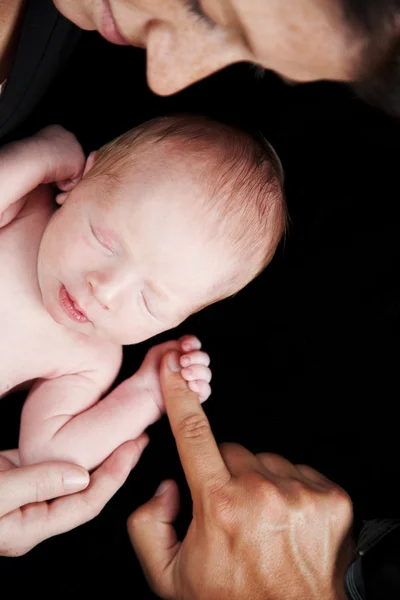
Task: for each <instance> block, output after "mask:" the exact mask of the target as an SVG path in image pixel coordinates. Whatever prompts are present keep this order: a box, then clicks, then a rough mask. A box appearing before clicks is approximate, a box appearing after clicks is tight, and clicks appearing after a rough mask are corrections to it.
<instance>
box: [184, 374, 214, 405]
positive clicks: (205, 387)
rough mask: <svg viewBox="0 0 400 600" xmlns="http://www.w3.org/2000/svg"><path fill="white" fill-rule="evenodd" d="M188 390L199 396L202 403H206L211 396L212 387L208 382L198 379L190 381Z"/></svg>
mask: <svg viewBox="0 0 400 600" xmlns="http://www.w3.org/2000/svg"><path fill="white" fill-rule="evenodd" d="M188 388H189V389H190V390H192V392H195V394H197V395H198V397H199V400H200V402H205V400H207V399H208V398H209V397H210V396H211V386H210V384H209V383H207V382H206V381H202V380H201V379H196V380H195V381H188Z"/></svg>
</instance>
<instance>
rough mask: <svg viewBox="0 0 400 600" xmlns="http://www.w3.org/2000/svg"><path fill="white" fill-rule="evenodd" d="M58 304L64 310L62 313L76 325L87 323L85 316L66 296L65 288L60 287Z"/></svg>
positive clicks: (68, 296) (67, 295)
mask: <svg viewBox="0 0 400 600" xmlns="http://www.w3.org/2000/svg"><path fill="white" fill-rule="evenodd" d="M59 297H60V304H61V306H62V308H63V309H64V312H65V313H66V314H67V315H68V316H69V318H70V319H72V320H73V321H76V322H77V323H88V322H89V319H88V318H87V316H86V315H85V314H84V313H83V312H81V311H80V310H78V309H77V308H76V305H75V302H74V300H73V299H72V298H71V296H70V295H69V294H68V292H67V290H66V289H65V286H64V285H62V286H61V288H60V294H59Z"/></svg>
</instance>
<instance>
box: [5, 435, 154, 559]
mask: <svg viewBox="0 0 400 600" xmlns="http://www.w3.org/2000/svg"><path fill="white" fill-rule="evenodd" d="M147 443H148V437H147V435H142V436H140V437H139V438H137V439H136V440H133V441H130V442H126V443H125V444H123V445H122V446H120V447H119V448H117V450H115V452H113V454H112V455H111V456H110V457H109V458H108V459H107V460H106V461H105V462H104V463H103V464H102V465H101V466H100V467H99V468H98V469H97V470H96V471H95V472H93V473H92V474H91V475H90V476H89V473H88V472H87V471H86V470H85V469H83V468H82V467H78V466H76V465H73V464H69V463H66V462H54V461H52V462H47V463H38V464H35V465H30V466H27V467H19V458H18V451H17V450H9V451H6V452H0V555H1V556H19V555H21V554H25V553H26V552H28V551H29V550H31V549H32V548H33V547H34V546H36V544H39V542H42V541H43V540H45V539H47V538H49V537H52V536H53V535H57V534H59V533H64V532H65V531H69V530H70V529H73V528H74V527H77V526H78V525H82V524H83V523H86V521H90V520H91V519H93V518H94V517H96V516H97V515H98V514H99V513H100V511H101V510H102V508H103V507H104V505H105V504H106V503H107V502H108V501H109V500H110V498H111V497H112V496H113V495H114V494H115V492H116V491H117V490H118V489H119V488H120V487H121V486H122V484H123V483H124V482H125V480H126V478H127V477H128V475H129V473H130V471H131V469H133V467H134V466H135V465H136V463H137V462H138V460H139V458H140V456H141V454H142V452H143V450H144V448H145V447H146V445H147ZM80 490H82V491H80ZM68 494H69V495H68ZM59 496H64V497H62V498H60V497H59ZM52 498H57V499H56V500H53V501H52V502H47V501H48V500H50V499H52Z"/></svg>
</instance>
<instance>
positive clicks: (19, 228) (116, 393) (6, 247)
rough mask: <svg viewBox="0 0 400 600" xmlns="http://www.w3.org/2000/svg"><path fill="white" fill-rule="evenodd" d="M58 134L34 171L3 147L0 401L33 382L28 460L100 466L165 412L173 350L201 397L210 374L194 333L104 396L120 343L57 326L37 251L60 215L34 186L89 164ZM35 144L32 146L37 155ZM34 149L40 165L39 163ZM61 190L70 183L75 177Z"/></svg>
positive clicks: (50, 193)
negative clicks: (166, 366)
mask: <svg viewBox="0 0 400 600" xmlns="http://www.w3.org/2000/svg"><path fill="white" fill-rule="evenodd" d="M45 131H46V130H45ZM50 133H51V135H50V136H49V135H48V134H47V138H48V139H47V140H45V143H44V142H42V140H41V144H40V150H41V151H42V149H44V148H51V150H52V159H51V160H54V154H56V150H57V149H58V150H57V151H59V153H60V156H59V157H57V160H56V161H55V162H56V164H55V165H49V164H46V167H45V169H44V170H43V169H42V168H41V169H39V170H37V172H35V173H34V172H32V173H29V176H28V177H27V176H26V173H27V171H29V168H30V165H31V160H30V159H29V168H28V167H27V164H28V163H27V155H26V152H25V148H23V147H22V146H21V145H20V146H19V147H18V148H17V151H16V150H15V147H11V150H10V155H7V151H8V149H7V147H6V148H3V149H2V150H1V156H0V158H1V161H0V181H1V185H2V188H3V190H4V192H3V196H2V197H1V198H0V256H1V260H0V330H1V332H2V335H1V338H0V397H2V396H4V395H5V394H7V393H8V392H10V391H11V390H13V389H16V387H18V386H21V385H24V384H26V383H29V384H32V383H33V386H32V388H31V391H30V394H29V396H28V398H27V401H26V403H25V405H24V408H23V411H22V419H21V431H20V447H19V451H20V457H21V462H22V464H30V463H34V462H40V461H42V460H50V459H56V460H68V461H71V462H74V463H76V464H80V465H82V466H84V467H86V468H88V469H93V468H95V467H96V466H97V465H98V464H100V463H101V462H102V461H103V460H104V459H105V458H107V456H109V455H110V454H111V452H112V451H113V450H114V449H115V448H116V447H118V446H119V445H121V444H122V443H123V442H124V441H126V440H129V439H134V438H136V437H137V436H139V435H140V434H141V433H142V432H143V431H144V429H146V427H148V425H150V424H151V423H153V422H154V421H156V420H157V419H158V418H159V417H160V416H161V414H162V412H163V402H162V396H161V389H160V384H159V378H158V372H159V362H160V360H161V357H162V355H163V354H164V353H165V352H166V351H167V350H168V349H171V348H174V349H177V350H179V351H180V352H181V353H182V367H183V369H182V373H183V374H184V376H185V378H186V379H187V380H188V381H189V382H190V383H189V385H191V386H192V387H193V388H194V389H195V390H196V391H198V393H199V396H200V399H201V400H204V399H206V398H207V397H208V395H209V394H210V387H209V381H210V379H211V372H210V370H209V369H208V364H209V358H208V356H207V355H206V354H205V353H203V352H200V342H199V341H198V340H197V338H195V337H194V336H186V337H185V338H182V339H181V340H179V341H171V342H166V343H165V344H161V345H159V346H155V347H153V348H152V349H151V350H150V351H149V353H148V354H147V356H146V358H145V360H144V362H143V364H142V366H141V368H140V369H139V370H138V371H137V372H136V373H135V374H134V375H133V376H132V377H131V378H129V379H127V380H126V381H124V382H123V383H122V384H121V385H119V386H118V387H117V388H115V389H114V390H113V391H112V392H111V393H109V394H108V395H107V396H105V397H104V395H105V394H106V393H107V390H108V389H109V388H110V386H111V385H112V383H113V381H114V379H115V377H116V375H117V374H118V371H119V368H120V364H121V359H122V346H121V344H119V343H116V342H114V341H110V340H108V339H106V338H104V337H101V336H100V335H97V334H96V333H92V332H90V331H89V332H88V331H87V328H88V325H87V324H86V323H85V324H84V326H83V327H82V331H81V330H80V323H76V322H74V321H73V320H71V319H70V320H71V323H69V317H68V315H67V314H65V315H64V317H65V323H66V325H65V324H64V323H59V322H56V320H55V319H54V318H53V316H51V315H50V314H49V312H48V310H47V309H46V308H45V306H44V303H43V293H42V290H41V288H40V286H39V282H38V253H39V247H40V244H41V241H42V236H43V233H44V232H45V230H46V228H47V227H48V224H49V222H50V220H51V218H52V216H53V215H54V212H55V203H54V195H55V190H54V188H53V187H51V186H50V185H39V187H36V185H37V184H38V183H40V181H44V182H47V181H52V180H54V181H60V180H73V179H74V178H76V177H77V176H79V175H80V174H81V172H82V168H83V165H84V157H83V154H82V151H81V150H80V147H79V144H78V143H77V142H76V140H72V141H71V139H68V136H71V134H68V133H67V132H63V130H61V131H59V130H57V129H56V130H55V131H51V132H50ZM60 136H61V143H60ZM65 136H67V137H65ZM71 137H73V136H71ZM49 139H50V141H49ZM29 143H31V142H29ZM52 144H53V145H52ZM68 144H69V145H70V148H68ZM33 149H34V148H33V147H32V146H29V144H28V150H29V152H30V153H32V150H33ZM35 149H36V148H35ZM43 152H44V150H43ZM24 154H25V155H24ZM34 154H35V153H33V154H32V161H36V162H37V160H38V157H37V156H34ZM28 156H29V155H28ZM46 156H47V155H46ZM41 160H42V159H41ZM43 160H45V157H43ZM42 162H43V161H42ZM44 172H46V173H45V174H44ZM38 179H39V180H40V181H39V180H38ZM32 187H33V188H34V189H33V190H32V191H28V189H27V188H32ZM60 187H61V189H68V187H69V183H68V182H67V183H62V184H60ZM14 190H15V194H14V196H13V195H12V193H14ZM21 191H22V192H24V193H23V195H22V197H19V194H20V193H21ZM27 191H28V193H26V192H27ZM59 308H60V307H59ZM60 310H62V308H60ZM64 317H63V318H64ZM69 325H70V326H69ZM139 341H140V340H139ZM187 363H189V365H190V366H185V365H186V364H187ZM101 398H103V399H102V401H101V402H99V400H100V399H101Z"/></svg>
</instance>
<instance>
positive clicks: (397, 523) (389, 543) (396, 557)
mask: <svg viewBox="0 0 400 600" xmlns="http://www.w3.org/2000/svg"><path fill="white" fill-rule="evenodd" d="M357 555H358V556H357V559H356V560H355V561H354V563H353V564H352V565H350V568H349V569H348V571H347V573H346V593H347V596H348V598H349V599H350V600H381V599H385V600H391V598H393V599H394V598H400V568H399V565H400V520H399V519H386V520H381V521H380V520H376V521H370V522H367V523H366V524H365V525H364V528H363V529H362V531H361V534H360V536H359V540H358V547H357Z"/></svg>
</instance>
